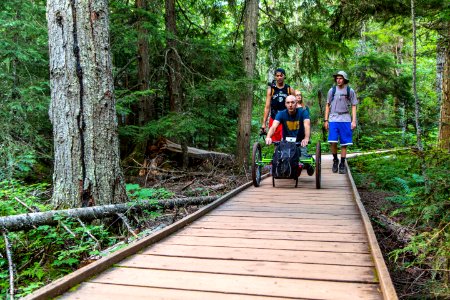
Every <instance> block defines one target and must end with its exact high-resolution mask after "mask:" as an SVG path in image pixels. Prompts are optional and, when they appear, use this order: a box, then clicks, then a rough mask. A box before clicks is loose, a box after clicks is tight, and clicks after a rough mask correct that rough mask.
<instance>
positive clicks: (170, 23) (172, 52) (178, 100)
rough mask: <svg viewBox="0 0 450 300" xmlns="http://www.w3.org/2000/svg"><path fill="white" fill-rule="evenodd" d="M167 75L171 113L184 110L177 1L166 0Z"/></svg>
mask: <svg viewBox="0 0 450 300" xmlns="http://www.w3.org/2000/svg"><path fill="white" fill-rule="evenodd" d="M166 34H167V51H166V55H167V69H168V71H167V74H168V92H169V98H170V111H176V112H180V111H181V110H182V97H181V96H182V93H181V73H180V70H181V67H180V61H179V56H178V50H177V40H176V36H177V21H176V12H175V0H166Z"/></svg>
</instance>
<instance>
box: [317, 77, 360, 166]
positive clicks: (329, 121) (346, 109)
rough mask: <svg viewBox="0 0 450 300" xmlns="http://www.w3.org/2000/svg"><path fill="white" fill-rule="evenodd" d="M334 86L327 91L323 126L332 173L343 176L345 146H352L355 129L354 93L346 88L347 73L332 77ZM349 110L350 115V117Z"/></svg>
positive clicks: (345, 154)
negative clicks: (325, 132) (326, 136)
mask: <svg viewBox="0 0 450 300" xmlns="http://www.w3.org/2000/svg"><path fill="white" fill-rule="evenodd" d="M333 77H334V81H335V82H336V85H335V86H333V87H332V88H331V89H330V90H329V91H328V96H327V105H326V107H325V116H324V120H323V121H324V126H325V129H326V130H328V131H329V133H328V142H329V143H330V144H331V153H332V154H333V167H332V171H333V173H337V172H338V171H339V174H345V173H347V169H346V166H345V158H346V157H347V146H349V145H352V144H353V141H352V133H353V129H355V128H356V105H357V104H358V99H356V93H355V91H354V90H353V89H352V88H350V87H349V86H348V83H349V82H350V80H349V79H348V76H347V73H345V72H344V71H339V72H337V73H336V74H334V75H333ZM350 108H351V115H350ZM338 141H339V143H340V145H341V163H339V159H338V157H337V143H338Z"/></svg>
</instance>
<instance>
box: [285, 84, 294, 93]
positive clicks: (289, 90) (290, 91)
mask: <svg viewBox="0 0 450 300" xmlns="http://www.w3.org/2000/svg"><path fill="white" fill-rule="evenodd" d="M286 85H287V87H288V95H294V92H293V91H292V88H291V87H290V86H289V85H288V84H286Z"/></svg>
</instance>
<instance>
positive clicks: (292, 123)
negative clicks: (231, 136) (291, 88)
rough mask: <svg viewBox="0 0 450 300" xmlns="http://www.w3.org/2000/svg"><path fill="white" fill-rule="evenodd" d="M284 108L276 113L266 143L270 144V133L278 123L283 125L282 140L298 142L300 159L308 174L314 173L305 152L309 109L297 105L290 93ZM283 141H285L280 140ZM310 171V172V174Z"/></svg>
mask: <svg viewBox="0 0 450 300" xmlns="http://www.w3.org/2000/svg"><path fill="white" fill-rule="evenodd" d="M285 104H286V109H285V110H283V111H280V112H278V113H277V115H276V117H275V120H274V121H273V124H272V126H271V127H270V129H269V132H268V133H267V136H266V144H267V145H270V144H272V135H273V134H274V132H275V130H276V129H277V127H278V126H280V124H281V125H282V126H283V141H287V142H292V143H297V145H298V144H300V145H299V147H297V151H298V152H299V153H298V156H299V157H300V161H306V163H305V166H304V167H305V168H306V169H307V171H308V175H312V174H313V173H314V169H313V168H311V166H310V165H309V164H308V163H307V161H308V160H310V159H311V156H309V155H308V154H307V145H308V144H309V138H310V134H311V121H310V118H309V110H307V109H305V108H302V107H297V99H296V97H295V96H293V95H291V96H288V97H287V98H286V102H285ZM282 143H285V142H282ZM310 173H311V174H310Z"/></svg>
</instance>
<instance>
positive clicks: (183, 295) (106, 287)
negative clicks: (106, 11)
mask: <svg viewBox="0 0 450 300" xmlns="http://www.w3.org/2000/svg"><path fill="white" fill-rule="evenodd" d="M94 295H95V296H94ZM243 298H245V299H249V300H252V299H255V300H260V299H261V300H273V298H272V297H264V296H251V295H242V294H225V293H214V292H205V291H190V290H180V289H163V288H153V287H142V286H129V285H117V284H104V283H94V282H85V283H83V284H81V285H80V286H79V287H78V288H77V289H76V290H74V291H71V292H68V293H67V294H64V295H63V296H62V297H59V298H58V299H64V300H66V299H80V300H83V299H95V300H127V299H133V300H134V299H152V300H159V299H161V300H180V299H183V300H199V299H214V300H242V299H243ZM281 299H287V298H281Z"/></svg>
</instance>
